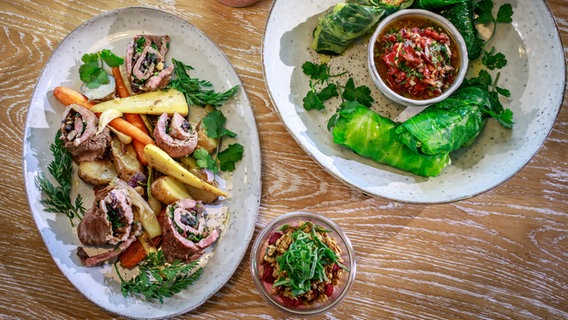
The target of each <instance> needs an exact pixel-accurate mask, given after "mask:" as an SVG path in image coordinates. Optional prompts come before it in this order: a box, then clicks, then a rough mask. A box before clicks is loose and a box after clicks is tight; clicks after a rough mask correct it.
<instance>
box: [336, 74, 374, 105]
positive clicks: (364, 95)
mask: <svg viewBox="0 0 568 320" xmlns="http://www.w3.org/2000/svg"><path fill="white" fill-rule="evenodd" d="M343 99H345V100H347V101H357V102H359V103H360V104H362V105H364V106H365V107H367V108H370V107H371V104H372V103H373V102H374V101H375V100H374V99H373V97H371V89H369V87H367V86H359V87H357V88H355V83H354V81H353V78H349V80H347V83H346V84H345V88H344V90H343Z"/></svg>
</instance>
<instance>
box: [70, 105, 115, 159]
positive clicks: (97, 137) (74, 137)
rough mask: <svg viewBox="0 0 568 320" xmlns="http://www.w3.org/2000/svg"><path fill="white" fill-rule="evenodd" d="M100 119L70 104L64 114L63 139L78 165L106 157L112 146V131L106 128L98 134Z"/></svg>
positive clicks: (82, 108) (87, 110) (78, 106)
mask: <svg viewBox="0 0 568 320" xmlns="http://www.w3.org/2000/svg"><path fill="white" fill-rule="evenodd" d="M98 124H99V119H98V118H97V116H96V115H95V114H94V113H93V112H91V111H90V110H89V109H87V108H85V107H82V106H80V105H77V104H70V105H69V106H67V108H66V109H65V111H64V113H63V120H62V121H61V139H62V140H63V143H64V146H65V148H66V149H67V150H68V151H69V153H70V154H71V156H72V158H73V160H74V161H75V162H77V163H79V162H82V161H93V160H96V159H101V158H103V157H104V155H105V153H106V151H107V150H108V148H109V146H110V141H111V136H110V130H109V129H108V128H106V127H105V128H104V129H103V130H102V131H101V132H100V133H99V134H97V125H98Z"/></svg>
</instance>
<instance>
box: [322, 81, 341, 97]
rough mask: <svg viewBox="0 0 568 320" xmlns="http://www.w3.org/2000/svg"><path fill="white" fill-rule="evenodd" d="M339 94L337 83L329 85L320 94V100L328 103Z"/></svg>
mask: <svg viewBox="0 0 568 320" xmlns="http://www.w3.org/2000/svg"><path fill="white" fill-rule="evenodd" d="M338 95H339V94H338V93H337V85H336V84H335V83H330V84H329V85H327V87H325V88H323V89H322V90H321V91H320V92H319V93H318V98H319V99H320V100H321V101H326V100H328V99H331V98H333V97H337V96H338Z"/></svg>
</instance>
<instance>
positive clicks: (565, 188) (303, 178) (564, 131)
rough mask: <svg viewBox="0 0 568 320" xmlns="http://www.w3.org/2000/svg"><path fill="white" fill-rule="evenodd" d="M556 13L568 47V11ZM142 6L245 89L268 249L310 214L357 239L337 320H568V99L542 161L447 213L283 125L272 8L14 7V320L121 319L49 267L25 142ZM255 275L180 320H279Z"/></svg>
mask: <svg viewBox="0 0 568 320" xmlns="http://www.w3.org/2000/svg"><path fill="white" fill-rule="evenodd" d="M524 1H530V0H523V1H519V2H520V3H519V5H522V4H521V3H522V2H524ZM548 4H549V5H550V8H551V10H552V12H553V13H554V15H555V16H556V18H557V22H558V27H559V29H560V32H561V36H562V39H563V40H564V43H565V44H568V7H567V6H566V3H565V1H564V0H549V1H548ZM140 5H147V6H151V7H155V8H160V9H164V10H167V11H170V12H172V13H175V14H176V15H178V16H180V17H183V18H185V19H187V20H189V21H190V22H191V23H193V24H195V25H196V26H197V27H199V28H200V29H201V30H203V31H204V32H205V33H206V34H207V35H208V36H210V37H211V38H212V40H213V41H215V42H216V43H217V44H218V45H219V46H220V48H221V49H222V50H223V51H224V53H225V54H226V55H227V56H228V58H229V60H230V61H231V63H232V64H233V65H234V66H235V68H236V71H237V72H238V73H239V75H240V77H241V79H242V80H243V82H244V87H245V89H246V91H247V94H248V96H249V99H250V100H251V103H252V106H253V109H254V113H255V116H256V121H257V125H258V129H259V133H260V137H261V148H262V159H263V164H262V165H263V172H264V175H263V179H262V183H263V188H262V191H263V193H262V201H261V204H260V213H259V216H258V221H257V225H256V232H255V235H256V234H257V233H258V230H260V228H261V227H263V226H264V225H266V224H267V223H268V222H269V221H270V220H271V219H273V218H274V217H276V216H278V215H280V214H283V213H285V212H288V211H293V210H309V211H315V212H319V213H321V214H322V215H325V216H326V217H329V218H332V219H333V220H335V221H336V222H337V223H338V224H339V225H340V226H341V227H343V228H344V229H345V230H346V232H347V234H348V236H349V237H350V238H351V240H352V242H353V245H354V248H355V251H356V252H357V256H358V257H357V262H358V268H357V269H358V272H357V278H356V282H355V284H354V286H353V288H352V291H351V293H350V295H349V296H348V297H347V298H346V299H345V300H344V301H343V303H342V304H340V305H339V306H338V307H337V308H336V309H334V310H333V311H331V312H329V313H328V314H327V315H326V317H327V318H337V319H346V318H368V319H371V318H373V319H393V318H397V319H458V318H483V319H567V318H568V183H567V182H568V158H567V147H566V144H567V143H568V99H565V100H564V103H563V108H562V110H561V113H560V115H559V117H558V119H557V121H556V124H555V125H554V128H553V130H552V132H551V133H550V135H549V137H548V139H547V140H546V142H545V144H544V146H543V147H542V149H541V150H540V151H539V152H538V154H537V155H536V156H535V157H534V158H533V159H532V160H531V161H530V162H529V163H528V165H527V166H526V167H525V168H523V169H522V170H521V171H520V172H519V173H518V174H517V175H515V176H514V177H513V178H512V179H510V180H509V181H507V182H506V183H504V184H503V185H501V186H499V187H497V188H495V189H493V190H491V191H488V192H486V193H484V194H481V195H479V196H476V197H474V198H471V199H467V200H463V201H459V202H455V203H449V204H440V205H418V204H404V203H397V202H393V201H388V200H385V199H381V198H373V197H369V196H365V195H363V194H361V192H359V191H357V190H355V189H352V188H351V187H349V186H347V185H345V184H343V183H342V182H340V181H338V180H336V179H334V178H333V177H332V176H330V175H329V174H328V173H326V172H325V171H324V170H323V169H322V168H321V167H320V166H319V165H318V164H317V163H315V162H314V161H313V160H312V159H311V158H310V157H308V156H307V155H306V154H305V153H304V152H303V151H302V149H301V148H300V147H299V146H298V145H297V144H296V143H295V142H294V140H293V139H292V138H291V136H290V134H289V133H288V132H287V130H286V128H285V127H284V126H283V125H282V123H281V122H280V120H279V117H278V114H277V111H276V108H275V106H274V105H273V104H272V103H271V101H270V99H269V96H268V93H267V91H266V87H265V84H264V81H263V74H262V61H261V41H262V35H263V30H264V26H265V22H266V19H267V16H268V13H269V9H270V6H271V1H269V0H265V1H262V2H260V3H258V4H256V5H254V6H252V7H248V8H241V9H234V8H229V7H225V6H222V5H220V4H218V3H217V2H216V1H214V0H208V1H204V0H186V1H150V0H147V1H141V0H140V1H136V0H115V1H66V0H62V1H53V0H39V1H23V0H0V7H1V10H0V26H1V27H2V31H1V32H0V48H1V53H2V57H3V58H2V60H1V61H0V78H1V79H2V80H1V82H0V92H1V99H0V101H1V103H2V108H1V112H0V121H1V125H0V141H2V148H0V212H1V214H0V262H1V263H0V275H1V278H2V280H1V281H0V318H9V319H16V318H43V319H67V318H90V319H105V318H113V317H115V315H114V314H111V313H108V312H107V311H105V310H103V309H101V308H99V307H98V306H96V305H95V304H93V303H91V302H90V301H89V300H88V299H86V298H85V297H84V296H83V295H81V294H80V293H79V292H78V291H77V290H75V288H74V287H73V286H72V285H71V283H70V282H69V281H68V280H67V279H66V278H65V277H64V276H63V275H62V273H61V272H60V271H59V269H58V268H57V267H56V265H55V263H54V262H53V260H52V259H51V257H50V255H49V254H48V251H47V250H46V247H45V245H44V243H43V241H42V239H41V237H40V234H39V233H38V230H37V229H36V226H35V224H34V222H33V219H32V215H31V213H30V210H29V207H28V203H27V199H26V195H25V191H24V182H23V175H22V137H23V134H24V125H25V120H26V115H27V110H28V105H29V102H30V96H31V94H32V90H33V88H34V84H35V82H36V80H37V78H38V76H39V74H40V71H41V69H42V67H43V66H44V64H45V63H46V61H47V59H48V58H49V56H50V55H51V53H52V52H53V50H54V49H55V48H56V46H57V45H58V43H59V42H60V41H61V40H62V39H63V37H65V35H66V34H68V33H69V32H70V31H72V30H73V29H74V28H76V27H77V26H78V25H79V24H81V23H82V22H83V21H85V20H87V19H89V18H91V17H93V16H94V15H96V14H99V13H102V12H104V11H106V10H111V9H115V8H120V7H126V6H140ZM567 49H568V48H565V50H567ZM543 50H545V49H544V48H543ZM306 195H308V196H306ZM249 249H250V245H249ZM249 264H250V254H249V253H247V255H246V256H245V257H244V259H243V261H242V263H241V265H240V267H239V268H238V270H237V271H236V272H235V274H234V275H233V276H232V278H231V279H230V280H229V282H228V283H227V284H226V285H225V286H224V287H223V288H222V289H221V290H220V291H218V292H217V293H216V294H215V295H214V296H213V297H212V298H211V299H209V300H208V301H207V302H206V303H205V304H203V305H202V306H200V307H199V308H197V309H195V310H193V311H191V312H189V313H187V314H185V315H183V316H180V317H179V318H190V317H191V318H198V319H213V318H214V319H234V318H261V317H262V318H265V316H264V315H269V316H274V317H278V315H279V314H278V313H276V311H275V310H274V309H272V308H271V307H270V306H269V305H267V304H266V303H265V302H264V301H263V300H262V299H261V297H260V296H259V295H258V293H257V291H256V289H255V288H254V285H253V282H252V278H251V275H250V272H249Z"/></svg>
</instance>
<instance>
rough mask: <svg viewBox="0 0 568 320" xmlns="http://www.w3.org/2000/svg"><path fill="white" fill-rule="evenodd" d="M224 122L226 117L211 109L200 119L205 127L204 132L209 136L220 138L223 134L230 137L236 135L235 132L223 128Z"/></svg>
mask: <svg viewBox="0 0 568 320" xmlns="http://www.w3.org/2000/svg"><path fill="white" fill-rule="evenodd" d="M225 122H227V118H226V117H225V115H223V113H222V112H221V111H219V110H213V111H211V112H209V113H207V115H206V116H205V117H204V118H203V121H202V125H203V127H204V128H205V134H206V135H207V136H208V137H210V138H222V137H225V136H227V137H231V138H234V137H236V136H237V134H236V133H234V132H232V131H231V130H229V129H227V128H225Z"/></svg>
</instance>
